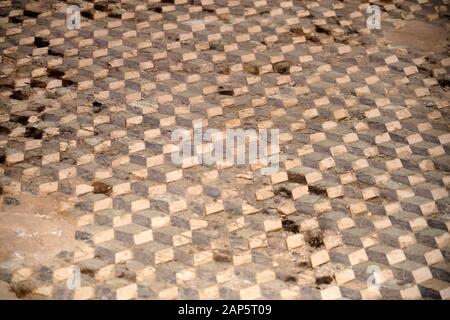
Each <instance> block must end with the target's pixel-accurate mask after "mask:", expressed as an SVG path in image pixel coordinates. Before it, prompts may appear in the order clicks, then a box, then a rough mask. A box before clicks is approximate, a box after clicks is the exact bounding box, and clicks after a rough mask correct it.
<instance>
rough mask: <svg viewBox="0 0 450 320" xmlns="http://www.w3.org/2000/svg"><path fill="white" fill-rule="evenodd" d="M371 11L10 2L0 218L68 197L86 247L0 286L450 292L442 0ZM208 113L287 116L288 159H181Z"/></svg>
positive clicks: (3, 45) (158, 294)
mask: <svg viewBox="0 0 450 320" xmlns="http://www.w3.org/2000/svg"><path fill="white" fill-rule="evenodd" d="M372 3H373V4H375V5H378V6H379V8H381V29H380V30H377V29H369V28H368V25H367V19H368V17H369V14H368V13H367V11H366V9H367V6H368V5H369V3H368V1H357V0H349V1H331V0H330V1H329V0H323V1H297V0H291V1H279V0H277V1H275V0H241V1H233V0H163V1H155V0H147V1H138V0H121V1H67V2H63V1H1V2H0V52H1V56H0V59H1V60H0V104H1V107H0V191H1V192H0V193H1V194H2V195H1V196H0V197H2V200H1V201H2V207H1V208H2V209H1V210H2V211H1V212H0V218H1V217H6V215H7V214H8V212H9V211H8V210H13V209H14V207H15V206H20V204H18V202H19V200H18V199H19V198H20V197H22V196H23V197H28V198H26V199H31V200H30V202H28V201H25V202H27V203H28V204H29V207H28V209H27V210H26V211H27V212H28V215H30V218H29V219H37V218H41V220H42V221H44V224H45V218H46V214H45V212H44V214H39V216H38V215H37V213H36V212H37V211H35V209H34V207H33V205H32V203H33V202H32V201H37V202H38V203H40V204H42V205H44V204H46V202H47V201H50V200H48V199H53V198H52V197H58V199H59V201H58V203H59V204H58V208H56V209H55V210H54V211H56V212H57V215H58V217H61V219H66V221H69V220H70V221H71V222H70V223H72V225H73V228H74V231H73V234H70V239H72V240H71V241H69V242H73V243H77V246H76V247H74V248H72V247H71V248H70V249H64V250H60V251H61V252H59V253H57V254H55V255H52V256H51V257H49V258H48V259H46V261H36V260H35V259H32V258H29V257H24V256H21V255H20V254H19V253H17V252H16V254H15V255H14V254H8V255H5V256H2V259H1V262H0V292H2V293H3V294H4V295H8V294H11V295H12V296H13V297H17V298H21V299H450V263H449V260H450V233H449V230H450V197H449V194H448V188H449V186H450V173H449V172H450V129H449V124H450V120H449V119H450V118H449V103H450V102H449V101H450V92H449V87H450V78H449V68H450V58H449V55H448V52H449V51H448V43H449V42H448V39H446V38H445V37H446V34H450V32H449V30H448V29H449V28H450V22H449V21H450V20H449V19H448V18H449V10H448V1H435V0H414V1H412V0H394V1H372ZM68 4H75V5H78V6H79V8H80V9H81V24H80V26H79V28H75V29H71V28H69V27H68V26H67V24H66V7H67V5H68ZM196 123H201V125H202V126H203V128H204V129H207V128H214V129H218V130H221V131H224V130H225V129H230V128H235V129H237V128H242V129H279V132H280V135H279V148H278V149H277V148H273V150H272V151H273V152H275V153H277V154H278V155H279V159H280V170H279V171H278V172H276V173H274V174H272V175H263V174H261V164H259V163H253V164H247V165H233V163H228V162H217V163H215V164H214V165H204V164H197V163H196V162H195V161H186V162H183V163H182V164H181V165H176V164H174V163H173V161H172V159H171V153H172V152H174V150H176V143H174V141H172V140H171V133H172V132H174V130H176V129H180V128H184V129H188V130H192V128H193V126H194V124H196ZM22 202H24V201H23V200H22ZM11 208H12V209H11ZM36 210H37V209H36ZM41 216H42V217H41ZM50 218H51V217H50ZM50 218H49V219H50ZM27 219H28V218H27ZM30 221H31V220H30ZM58 230H59V231H58V232H57V233H56V234H53V237H54V239H55V240H54V241H52V243H53V244H54V245H58V243H59V240H58V236H63V235H62V233H63V231H61V229H58ZM16 235H17V237H19V238H20V237H22V238H27V237H28V238H29V239H31V241H35V242H38V241H37V240H33V239H34V238H33V237H34V236H36V234H29V233H27V229H26V228H24V229H17V230H16ZM52 239H53V238H52ZM2 242H3V244H2V245H3V246H5V245H6V246H7V245H8V243H9V242H8V243H6V242H7V241H2ZM78 271H79V277H78V276H77V275H78V273H77V272H78Z"/></svg>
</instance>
